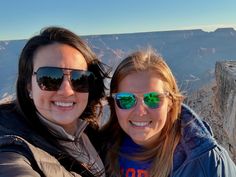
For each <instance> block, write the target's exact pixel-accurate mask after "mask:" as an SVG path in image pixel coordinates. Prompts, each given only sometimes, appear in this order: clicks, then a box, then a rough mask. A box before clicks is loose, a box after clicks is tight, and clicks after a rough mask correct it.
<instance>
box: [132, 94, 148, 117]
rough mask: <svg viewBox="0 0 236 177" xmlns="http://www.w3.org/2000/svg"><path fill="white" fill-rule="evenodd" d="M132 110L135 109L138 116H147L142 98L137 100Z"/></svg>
mask: <svg viewBox="0 0 236 177" xmlns="http://www.w3.org/2000/svg"><path fill="white" fill-rule="evenodd" d="M134 109H135V113H136V114H137V115H138V116H144V115H146V114H147V107H146V105H145V103H144V102H143V101H142V98H139V99H138V101H137V104H136V106H135V108H134Z"/></svg>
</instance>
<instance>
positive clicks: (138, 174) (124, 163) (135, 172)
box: [119, 136, 152, 177]
mask: <svg viewBox="0 0 236 177" xmlns="http://www.w3.org/2000/svg"><path fill="white" fill-rule="evenodd" d="M142 149H143V148H142V147H141V146H139V145H137V144H135V143H134V142H133V140H132V139H131V138H130V137H128V136H126V137H125V138H124V140H123V142H122V144H121V147H120V152H121V155H119V164H120V172H121V174H122V175H121V176H122V177H148V169H149V168H150V166H151V163H152V160H148V161H135V160H132V159H131V158H130V157H132V154H135V153H138V152H141V151H142ZM122 154H123V155H122ZM128 156H130V157H128Z"/></svg>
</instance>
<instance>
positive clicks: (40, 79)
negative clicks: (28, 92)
mask: <svg viewBox="0 0 236 177" xmlns="http://www.w3.org/2000/svg"><path fill="white" fill-rule="evenodd" d="M62 81H63V71H62V70H61V69H58V68H50V67H42V68H39V69H38V71H37V83H38V85H39V87H40V88H41V89H42V90H46V91H55V90H58V89H59V88H60V86H61V83H62Z"/></svg>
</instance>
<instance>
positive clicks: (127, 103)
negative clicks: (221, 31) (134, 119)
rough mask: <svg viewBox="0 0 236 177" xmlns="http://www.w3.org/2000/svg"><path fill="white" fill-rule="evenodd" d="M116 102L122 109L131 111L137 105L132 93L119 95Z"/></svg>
mask: <svg viewBox="0 0 236 177" xmlns="http://www.w3.org/2000/svg"><path fill="white" fill-rule="evenodd" d="M115 100H116V104H117V106H118V107H119V108H120V109H130V108H132V107H133V106H134V105H135V104H136V98H135V95H133V94H132V93H117V94H116V96H115Z"/></svg>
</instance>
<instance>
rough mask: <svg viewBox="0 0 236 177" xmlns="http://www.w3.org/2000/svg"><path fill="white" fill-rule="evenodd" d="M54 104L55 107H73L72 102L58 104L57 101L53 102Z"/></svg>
mask: <svg viewBox="0 0 236 177" xmlns="http://www.w3.org/2000/svg"><path fill="white" fill-rule="evenodd" d="M54 103H55V105H57V106H62V107H70V106H72V105H73V102H71V103H65V102H58V101H55V102H54Z"/></svg>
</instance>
